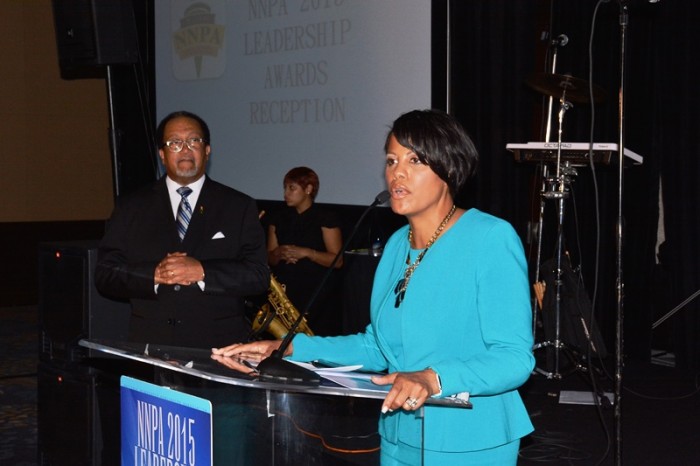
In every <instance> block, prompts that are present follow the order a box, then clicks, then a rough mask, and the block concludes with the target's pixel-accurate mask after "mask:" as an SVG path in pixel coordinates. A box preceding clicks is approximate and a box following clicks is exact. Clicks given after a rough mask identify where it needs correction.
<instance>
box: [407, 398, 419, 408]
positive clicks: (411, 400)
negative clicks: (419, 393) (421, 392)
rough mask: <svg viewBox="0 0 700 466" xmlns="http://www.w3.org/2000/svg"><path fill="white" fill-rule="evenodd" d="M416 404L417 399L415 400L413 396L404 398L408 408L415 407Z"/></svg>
mask: <svg viewBox="0 0 700 466" xmlns="http://www.w3.org/2000/svg"><path fill="white" fill-rule="evenodd" d="M417 404H418V400H416V399H415V398H413V397H408V398H406V405H408V407H409V408H415V407H416V405H417Z"/></svg>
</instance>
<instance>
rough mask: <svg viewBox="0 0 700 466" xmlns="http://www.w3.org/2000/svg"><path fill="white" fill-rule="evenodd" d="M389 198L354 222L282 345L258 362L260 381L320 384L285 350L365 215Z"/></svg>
mask: <svg viewBox="0 0 700 466" xmlns="http://www.w3.org/2000/svg"><path fill="white" fill-rule="evenodd" d="M390 197H391V194H389V191H386V190H384V191H382V192H381V193H379V194H377V197H375V198H374V201H373V202H372V203H371V204H370V205H369V206H368V207H367V208H366V209H365V211H364V212H363V213H362V215H360V218H359V220H358V221H357V222H355V226H354V227H353V229H352V232H350V234H349V235H348V237H347V239H346V240H345V243H344V244H343V247H342V248H340V251H338V254H336V255H335V257H334V258H333V262H331V265H330V266H329V267H328V269H327V270H326V274H325V275H324V276H323V278H322V279H321V282H320V283H319V284H318V286H317V287H316V289H315V290H314V293H313V295H311V298H310V299H309V301H308V303H307V304H306V308H305V309H304V312H300V313H299V317H297V319H296V320H295V321H294V323H293V324H292V326H291V328H290V329H289V332H288V333H287V335H285V336H284V339H283V340H282V343H280V346H279V348H277V349H276V350H275V351H273V352H272V354H271V355H270V356H269V357H267V358H266V359H263V360H262V361H260V363H258V366H257V370H258V373H259V374H260V378H261V379H267V380H269V381H279V382H285V383H293V384H304V385H318V384H320V383H321V377H320V376H319V375H318V374H317V373H315V372H314V371H312V370H309V369H305V368H303V367H301V366H298V365H296V364H294V363H292V362H289V361H287V360H286V359H284V352H285V351H287V348H289V345H290V344H291V343H292V338H294V335H295V334H296V331H297V329H298V328H299V325H301V322H302V320H304V317H306V316H307V315H308V314H309V309H311V307H312V306H313V305H314V303H315V301H316V299H317V298H318V295H319V293H320V292H321V290H322V289H323V287H324V285H325V284H326V282H327V281H328V279H329V278H330V276H331V273H333V268H334V267H335V265H336V264H337V263H338V260H340V258H341V256H342V255H343V253H344V252H345V249H346V248H347V247H348V245H349V244H350V240H351V239H352V238H353V237H354V236H355V233H357V229H358V228H359V227H360V224H361V223H362V220H364V219H365V217H366V216H367V214H368V213H369V212H370V211H371V210H372V209H374V208H375V207H376V206H378V205H380V204H384V203H385V202H386V201H388V200H389V198H390Z"/></svg>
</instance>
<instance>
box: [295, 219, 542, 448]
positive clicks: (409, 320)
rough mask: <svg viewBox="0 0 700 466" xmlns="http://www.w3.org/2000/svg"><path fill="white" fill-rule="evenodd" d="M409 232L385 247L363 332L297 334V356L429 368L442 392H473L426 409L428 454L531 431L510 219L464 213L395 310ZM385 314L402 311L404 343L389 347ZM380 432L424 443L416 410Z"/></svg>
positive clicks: (519, 266)
mask: <svg viewBox="0 0 700 466" xmlns="http://www.w3.org/2000/svg"><path fill="white" fill-rule="evenodd" d="M407 235H408V225H406V226H404V227H402V228H401V229H399V230H398V231H397V232H396V233H395V234H394V235H392V237H391V238H390V239H389V241H388V242H387V244H386V247H385V249H384V254H383V256H382V259H381V261H380V263H379V265H378V267H377V271H376V273H375V279H374V285H373V289H372V299H371V310H370V316H371V323H370V324H369V325H368V326H367V328H366V330H365V331H364V332H363V333H359V334H356V335H348V336H340V337H309V336H306V335H296V336H295V337H294V340H293V348H294V354H293V355H292V356H291V358H292V359H294V360H297V361H310V360H314V359H324V360H331V361H334V362H337V363H339V364H344V365H350V364H362V365H363V366H364V368H365V369H368V370H388V372H390V373H391V372H397V371H401V372H406V371H418V370H422V369H425V368H427V367H431V368H433V369H434V370H435V371H436V372H437V373H438V374H439V375H440V379H441V381H442V395H441V396H453V395H456V394H459V393H464V392H467V393H469V396H470V400H471V401H472V404H473V408H472V409H462V408H452V407H444V406H430V405H428V406H425V408H424V422H425V426H424V428H425V438H424V440H425V444H424V447H425V448H426V449H428V450H437V451H449V452H465V451H475V450H482V449H485V448H492V447H496V446H499V445H503V444H505V443H508V442H511V441H513V440H516V439H518V438H521V437H523V436H525V435H527V434H528V433H530V432H532V430H533V427H532V423H531V422H530V419H529V416H528V414H527V412H526V410H525V407H524V405H523V402H522V400H521V398H520V395H519V394H518V391H517V388H518V387H519V386H521V385H522V384H523V383H524V382H525V381H526V380H527V379H528V377H529V376H530V374H531V372H532V369H533V368H534V357H533V354H532V347H533V335H532V314H531V309H530V291H529V283H528V274H527V263H526V260H525V255H524V252H523V247H522V243H521V241H520V238H519V237H518V236H517V234H516V233H515V231H514V230H513V228H512V226H511V225H510V224H509V223H507V222H505V221H503V220H501V219H498V218H496V217H493V216H491V215H488V214H485V213H483V212H480V211H478V210H476V209H471V210H468V211H467V212H465V213H464V214H463V215H462V216H461V217H460V218H459V219H458V221H457V222H456V223H455V224H454V225H453V226H452V228H450V229H449V230H447V231H446V232H445V233H443V235H442V236H441V237H440V238H439V239H438V240H437V241H436V242H435V244H434V245H433V246H432V247H431V248H430V250H429V251H428V252H427V253H426V255H425V256H424V258H423V260H422V261H421V263H420V265H419V266H418V268H416V270H415V272H414V273H413V276H412V277H411V280H410V285H409V287H408V289H407V290H406V294H405V298H404V301H403V303H402V304H401V306H400V307H399V308H398V309H397V308H395V307H394V303H395V294H394V289H395V287H396V283H397V282H398V280H399V279H401V278H402V277H403V275H404V270H405V268H406V255H407V254H408V252H409V248H410V246H409V243H408V240H407ZM412 257H415V251H414V254H413V255H412ZM388 312H401V313H403V314H404V315H403V319H402V320H401V327H400V329H398V330H399V335H400V343H399V344H398V345H397V344H393V345H390V344H389V342H388V341H387V338H386V332H384V331H383V328H382V326H381V325H379V323H380V322H381V319H382V315H383V313H388ZM396 331H397V329H393V332H394V336H393V337H392V338H393V340H392V341H396ZM379 432H380V434H381V436H382V437H383V439H384V440H387V441H390V442H392V443H397V441H399V440H400V441H401V442H403V443H406V444H408V445H412V446H416V447H420V445H421V419H419V417H418V415H417V412H407V411H404V410H396V411H394V412H390V413H386V414H383V415H382V416H381V418H380V426H379Z"/></svg>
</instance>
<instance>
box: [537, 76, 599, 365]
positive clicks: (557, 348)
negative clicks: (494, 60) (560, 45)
mask: <svg viewBox="0 0 700 466" xmlns="http://www.w3.org/2000/svg"><path fill="white" fill-rule="evenodd" d="M527 83H528V85H530V86H531V87H532V88H533V89H535V90H536V91H539V92H542V93H544V94H546V95H549V96H550V108H551V102H552V99H553V98H555V97H556V98H558V99H559V111H558V112H557V124H558V131H557V142H556V144H554V146H555V148H556V159H555V166H554V168H555V172H554V174H553V175H552V176H550V175H549V167H548V165H547V164H546V163H545V164H543V183H542V189H541V192H540V198H541V200H540V211H539V222H538V230H537V241H538V243H537V257H536V261H537V265H536V271H535V283H536V284H538V283H540V274H541V270H540V266H541V259H542V228H543V223H544V220H543V219H544V210H545V204H546V201H547V200H551V201H554V202H555V204H556V209H557V231H556V240H555V257H554V259H555V269H554V272H555V279H554V295H555V299H554V309H553V314H554V335H553V339H548V340H546V341H543V342H541V343H537V344H535V345H534V347H533V350H537V349H540V348H547V349H550V350H551V351H550V352H548V353H547V356H548V357H547V362H548V367H547V370H543V369H540V368H535V371H536V372H538V373H540V374H541V375H544V376H546V377H547V378H550V379H551V378H554V379H561V378H562V376H563V374H562V372H561V356H562V352H565V354H566V355H567V356H568V357H569V358H570V359H571V361H572V362H573V364H574V368H573V370H574V371H576V370H583V371H586V370H587V368H585V367H584V366H583V365H582V364H581V363H580V362H579V360H578V359H577V358H576V357H575V355H574V353H573V352H572V351H571V350H570V349H569V348H567V346H566V345H565V344H564V342H563V341H562V339H561V318H562V282H563V266H562V260H563V256H564V217H565V200H566V199H567V198H568V197H569V196H570V191H571V183H572V179H573V177H575V176H576V175H577V174H578V173H577V171H576V168H575V167H573V166H572V165H571V163H570V162H569V161H564V160H562V145H563V142H562V135H563V127H564V118H565V115H566V112H567V111H568V110H570V109H571V108H573V104H572V102H576V103H586V102H590V100H591V94H592V99H593V102H600V101H602V100H603V99H604V93H603V90H602V89H601V88H599V87H597V86H595V85H589V84H588V83H587V82H586V81H584V80H582V79H578V78H574V77H573V76H570V75H559V74H554V73H551V74H547V73H538V74H534V75H532V76H531V77H530V78H529V79H528V80H527ZM551 113H552V112H551V111H550V113H549V117H550V118H551ZM549 126H550V123H549V122H548V133H549ZM547 142H549V141H547ZM550 146H551V145H550ZM536 291H537V290H536ZM537 304H538V302H537V301H536V302H533V335H534V332H535V330H536V322H537ZM540 304H541V298H540ZM546 338H547V337H546ZM550 355H551V359H553V361H550ZM550 367H551V370H550Z"/></svg>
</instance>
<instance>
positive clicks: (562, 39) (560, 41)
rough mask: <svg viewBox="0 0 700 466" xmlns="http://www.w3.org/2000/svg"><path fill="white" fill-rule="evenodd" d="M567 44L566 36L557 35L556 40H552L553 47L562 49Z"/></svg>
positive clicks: (567, 37)
mask: <svg viewBox="0 0 700 466" xmlns="http://www.w3.org/2000/svg"><path fill="white" fill-rule="evenodd" d="M568 43H569V36H567V35H566V34H559V35H558V36H557V37H556V39H552V46H553V47H564V46H565V45H566V44H568Z"/></svg>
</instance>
